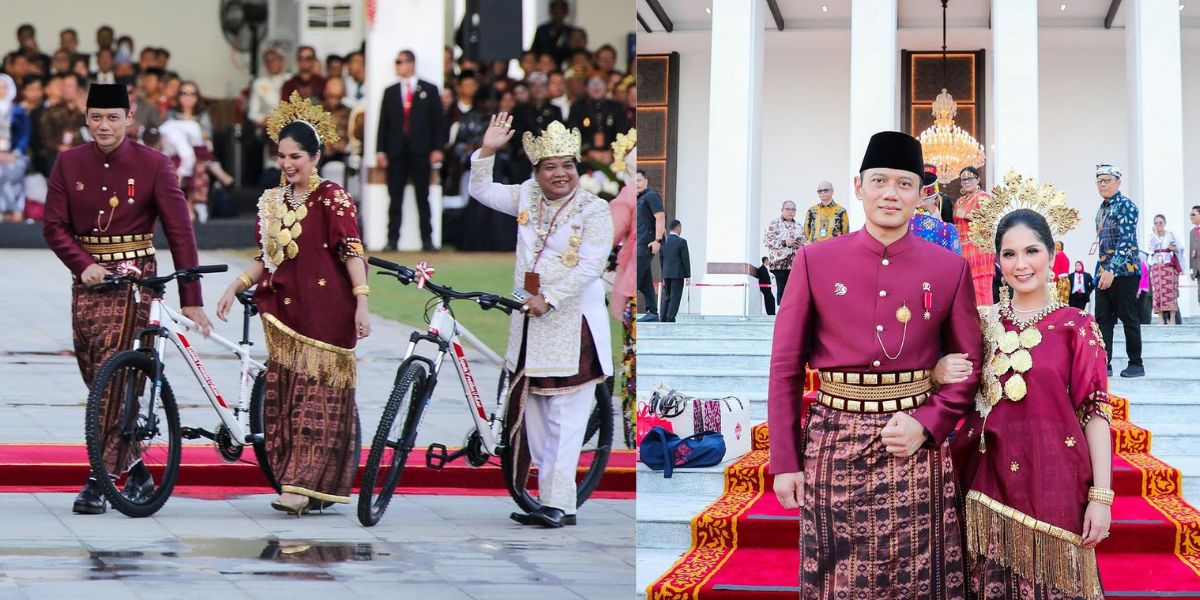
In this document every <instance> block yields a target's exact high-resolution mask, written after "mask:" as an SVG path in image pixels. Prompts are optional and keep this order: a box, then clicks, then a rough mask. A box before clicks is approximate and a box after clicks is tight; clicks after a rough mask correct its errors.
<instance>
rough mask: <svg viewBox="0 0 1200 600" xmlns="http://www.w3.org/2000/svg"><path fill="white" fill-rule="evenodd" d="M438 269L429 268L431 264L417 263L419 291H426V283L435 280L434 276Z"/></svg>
mask: <svg viewBox="0 0 1200 600" xmlns="http://www.w3.org/2000/svg"><path fill="white" fill-rule="evenodd" d="M436 272H437V269H435V268H433V267H431V266H429V263H427V262H425V261H421V262H419V263H417V289H424V288H425V282H426V281H429V280H430V279H433V274H434V273H436Z"/></svg>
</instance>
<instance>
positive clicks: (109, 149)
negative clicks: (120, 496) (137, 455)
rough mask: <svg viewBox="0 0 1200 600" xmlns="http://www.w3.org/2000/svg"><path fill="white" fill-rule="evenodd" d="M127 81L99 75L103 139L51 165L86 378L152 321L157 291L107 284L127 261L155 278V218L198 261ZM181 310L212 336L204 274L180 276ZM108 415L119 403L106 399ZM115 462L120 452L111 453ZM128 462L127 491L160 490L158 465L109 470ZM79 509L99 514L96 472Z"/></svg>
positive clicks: (57, 239)
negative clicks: (138, 130)
mask: <svg viewBox="0 0 1200 600" xmlns="http://www.w3.org/2000/svg"><path fill="white" fill-rule="evenodd" d="M133 116H134V113H133V111H132V110H131V109H130V107H129V96H128V95H127V94H126V93H125V86H123V85H115V84H114V85H106V84H98V83H97V84H92V87H91V89H90V91H89V93H88V99H87V115H86V117H87V126H88V130H89V131H91V134H92V138H93V139H94V140H95V141H93V142H89V143H87V144H84V145H82V146H78V147H75V148H72V149H70V150H67V151H65V152H63V153H62V154H59V155H58V159H57V160H56V161H55V162H54V169H53V171H51V173H50V182H49V192H48V193H47V195H46V218H45V223H44V226H43V234H44V235H45V237H46V243H47V245H49V246H50V248H51V249H53V250H54V253H55V254H57V255H58V258H59V260H61V261H62V262H63V264H64V265H66V267H67V268H68V269H70V270H71V275H72V279H73V284H72V286H71V316H72V329H73V331H74V341H75V359H76V360H77V361H78V362H79V371H80V373H82V375H83V383H84V385H86V386H88V387H91V384H92V377H94V376H95V374H96V371H98V370H99V369H100V366H101V365H102V364H104V361H105V360H108V357H109V356H111V355H112V354H113V353H115V352H119V351H121V350H126V349H128V348H129V347H130V345H131V344H132V342H133V336H134V334H135V333H136V332H137V331H138V330H140V329H144V328H145V327H146V324H147V320H148V319H149V315H150V297H149V295H148V294H143V295H142V297H141V300H142V301H141V303H140V304H139V303H136V302H135V301H134V297H133V287H132V286H131V285H122V286H119V287H109V286H103V285H102V284H103V282H104V278H105V277H106V276H107V275H109V274H111V273H112V271H113V270H115V269H116V268H117V267H118V266H119V265H123V264H124V265H126V266H132V267H135V268H137V269H140V270H141V272H142V275H143V276H145V277H153V276H154V274H155V269H156V262H155V258H154V241H153V237H154V222H155V220H156V219H159V218H161V219H162V224H163V231H164V232H166V234H167V242H168V244H169V245H170V247H171V258H172V260H173V261H174V263H175V267H176V268H177V269H186V268H189V267H194V266H196V265H197V260H198V259H197V252H196V238H195V235H194V234H193V232H192V223H191V218H190V217H189V215H188V208H187V201H186V200H185V199H184V197H183V192H182V191H181V190H180V188H179V178H178V177H177V176H176V175H175V168H174V167H173V166H172V165H171V161H170V160H169V159H168V158H167V157H166V156H165V155H163V154H160V153H158V152H156V151H154V150H152V149H150V148H148V147H146V146H143V145H141V144H139V143H137V142H134V141H131V140H127V139H125V132H126V130H127V129H128V127H129V126H130V125H131V123H132V122H133ZM179 296H180V299H181V303H182V305H183V314H184V315H185V316H186V317H188V318H189V319H191V320H192V321H194V322H195V323H196V325H197V326H198V327H199V328H200V329H201V331H202V332H203V333H204V335H205V336H207V335H208V334H209V332H210V331H211V330H212V325H211V324H210V323H209V321H208V317H207V316H206V315H205V314H204V309H203V308H202V305H203V302H202V301H201V298H200V282H199V281H194V282H187V283H185V282H182V281H181V282H180V283H179ZM104 412H105V415H106V419H110V420H111V419H115V418H116V413H117V407H115V406H113V403H111V402H108V398H105V411H104ZM106 459H108V460H109V461H110V462H113V461H115V460H116V459H115V457H106ZM126 469H129V470H130V475H129V478H128V480H127V483H126V486H125V493H126V494H128V495H131V496H136V495H138V494H142V493H145V492H149V491H152V490H153V486H154V482H153V480H152V479H151V477H150V472H149V471H148V470H147V469H146V467H145V466H144V465H143V464H142V463H141V462H140V461H138V462H135V463H134V464H133V465H118V464H115V463H114V464H110V465H109V472H110V473H121V472H123V471H125V470H126ZM74 510H75V512H77V513H88V514H96V513H102V512H104V511H105V504H104V500H103V498H102V497H101V496H100V493H99V491H98V490H97V489H96V488H95V482H94V481H93V480H91V479H89V480H88V482H87V484H85V485H84V487H83V490H82V491H80V492H79V495H78V496H77V497H76V498H75V507H74Z"/></svg>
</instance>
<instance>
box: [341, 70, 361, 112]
mask: <svg viewBox="0 0 1200 600" xmlns="http://www.w3.org/2000/svg"><path fill="white" fill-rule="evenodd" d="M342 83H343V84H345V87H346V94H345V95H344V96H343V97H342V104H345V105H346V106H349V107H350V108H354V107H356V106H358V105H359V103H360V102H363V101H365V100H366V99H367V82H366V81H363V82H362V83H359V82H357V81H355V80H354V78H353V77H351V76H349V75H346V76H344V77H342Z"/></svg>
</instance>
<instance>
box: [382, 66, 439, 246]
mask: <svg viewBox="0 0 1200 600" xmlns="http://www.w3.org/2000/svg"><path fill="white" fill-rule="evenodd" d="M416 73H417V59H416V55H415V54H413V53H412V51H411V50H401V51H400V53H399V54H397V55H396V75H399V76H400V82H399V83H395V84H392V85H391V86H389V87H388V88H387V89H386V90H384V91H383V103H382V105H381V106H380V109H379V134H378V137H377V138H376V145H375V150H376V155H375V162H376V164H378V165H379V166H381V167H384V168H386V169H387V182H388V195H389V196H391V204H390V205H389V206H388V238H387V239H388V241H387V247H388V249H389V250H395V249H396V247H397V245H398V244H399V242H400V219H401V214H402V212H403V208H404V187H405V186H406V185H407V184H408V182H409V181H412V184H413V192H414V193H415V195H416V197H417V213H418V215H419V216H420V219H421V249H422V250H424V251H426V252H429V251H433V250H436V248H435V247H434V245H433V225H432V223H431V221H430V211H429V178H430V173H431V172H432V165H434V164H441V162H442V147H444V146H445V145H446V137H447V135H448V134H449V126H448V125H446V114H445V112H443V111H442V102H441V96H440V94H439V93H438V89H437V86H435V85H433V84H432V83H429V82H428V81H425V80H423V79H417V75H416Z"/></svg>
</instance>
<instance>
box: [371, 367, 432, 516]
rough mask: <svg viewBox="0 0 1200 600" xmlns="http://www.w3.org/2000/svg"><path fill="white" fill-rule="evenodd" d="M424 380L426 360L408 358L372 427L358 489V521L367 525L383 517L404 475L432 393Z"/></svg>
mask: <svg viewBox="0 0 1200 600" xmlns="http://www.w3.org/2000/svg"><path fill="white" fill-rule="evenodd" d="M426 381H428V369H427V368H426V366H425V363H422V362H419V361H413V360H412V359H408V360H406V361H405V362H404V363H403V364H401V365H400V368H399V369H397V371H396V383H395V384H394V385H393V387H392V395H391V396H390V397H389V398H388V402H387V406H385V407H384V409H383V417H382V418H380V419H379V427H378V428H376V429H375V437H374V439H373V440H372V441H371V452H370V454H369V455H368V456H367V466H366V468H365V469H364V470H363V476H362V482H361V484H360V487H359V491H358V521H359V522H360V523H362V524H363V525H364V526H366V527H370V526H372V525H374V524H376V523H378V522H379V519H380V518H382V517H383V513H384V511H386V510H387V506H388V503H389V502H391V500H392V494H393V493H394V492H395V491H396V486H397V485H399V483H400V477H401V476H402V475H403V474H404V464H405V461H407V460H408V454H409V452H411V451H412V448H413V445H414V444H415V443H416V441H417V427H418V426H419V425H420V422H421V414H422V413H423V412H424V410H425V402H426V400H427V399H428V398H429V396H430V394H431V393H432V392H433V389H432V387H430V389H426V385H425V384H426ZM397 419H399V421H397Z"/></svg>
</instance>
